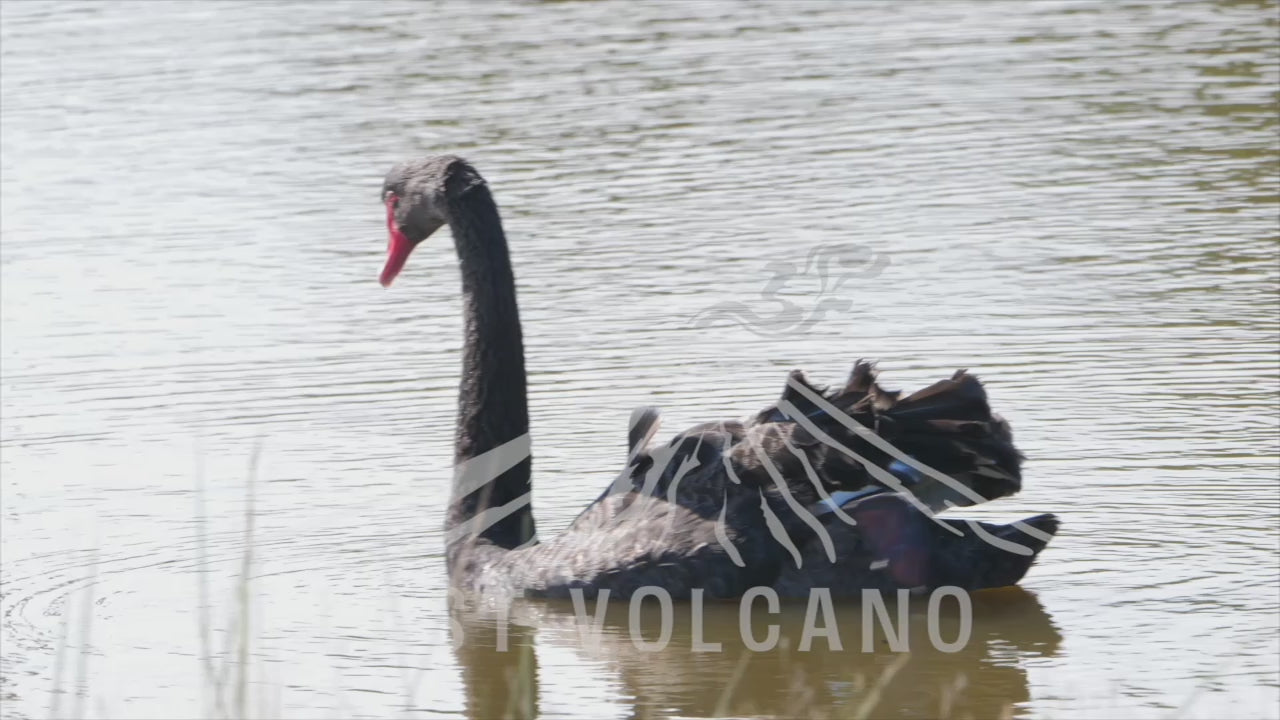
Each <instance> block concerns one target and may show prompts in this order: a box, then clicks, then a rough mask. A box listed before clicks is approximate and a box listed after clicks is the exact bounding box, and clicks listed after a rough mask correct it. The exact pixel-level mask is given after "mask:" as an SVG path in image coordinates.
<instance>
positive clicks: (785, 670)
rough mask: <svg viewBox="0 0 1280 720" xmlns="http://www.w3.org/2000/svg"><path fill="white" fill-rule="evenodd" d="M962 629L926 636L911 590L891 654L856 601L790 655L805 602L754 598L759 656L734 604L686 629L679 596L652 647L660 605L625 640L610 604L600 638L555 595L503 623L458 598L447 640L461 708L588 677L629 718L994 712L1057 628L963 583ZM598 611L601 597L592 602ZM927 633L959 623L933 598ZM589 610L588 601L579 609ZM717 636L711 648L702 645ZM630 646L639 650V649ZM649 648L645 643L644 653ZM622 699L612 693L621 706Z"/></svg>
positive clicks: (513, 711) (1026, 601) (1016, 601)
mask: <svg viewBox="0 0 1280 720" xmlns="http://www.w3.org/2000/svg"><path fill="white" fill-rule="evenodd" d="M970 599H971V601H972V618H971V619H972V632H971V634H970V636H969V638H968V641H967V642H966V643H964V644H963V646H962V647H960V648H959V649H958V650H957V651H955V652H942V651H940V650H939V649H938V648H937V647H935V642H934V641H932V640H931V639H930V637H929V634H930V633H929V627H928V625H929V623H928V617H927V613H928V607H927V606H928V600H927V599H925V598H912V599H911V600H910V601H909V603H908V607H907V613H906V615H907V620H908V622H907V624H906V626H905V627H902V626H897V620H896V618H897V617H898V612H897V607H896V602H895V601H893V600H890V601H888V608H889V610H890V612H889V617H891V618H894V619H895V620H894V625H895V626H896V627H894V629H895V630H897V631H899V632H901V633H902V635H903V639H904V642H905V643H906V644H907V647H908V652H895V651H894V650H892V649H891V648H890V647H889V642H888V640H889V638H888V637H887V636H886V635H885V631H884V629H883V627H882V626H881V625H880V624H876V625H875V626H874V630H873V636H872V638H871V640H872V642H871V650H870V651H869V652H868V651H864V650H863V647H864V645H863V640H864V637H863V630H864V620H863V608H862V606H861V604H860V603H856V602H854V603H842V604H839V605H837V606H836V608H835V621H836V625H837V626H838V629H839V630H838V631H839V639H840V645H841V646H842V647H841V649H839V650H837V649H834V648H833V647H831V643H828V641H827V640H826V639H824V638H821V637H818V638H816V639H813V640H812V643H811V646H810V649H809V650H808V651H804V652H802V651H800V650H799V647H800V645H801V637H802V634H803V632H804V625H805V621H806V617H805V615H806V603H805V602H803V601H800V602H796V601H783V603H782V605H781V608H780V612H778V613H776V614H773V613H769V612H766V611H765V608H764V603H763V602H761V603H759V606H758V607H756V608H755V612H753V613H752V614H751V616H750V622H751V631H752V633H753V635H754V636H755V638H757V639H760V638H764V637H765V636H766V634H767V633H768V632H769V626H775V627H776V628H777V633H778V642H777V645H776V648H775V649H774V650H772V651H769V652H753V651H751V650H748V649H747V647H746V645H745V643H744V641H743V639H742V632H741V631H740V627H739V621H740V614H739V605H738V603H737V602H732V601H729V602H725V601H708V602H707V603H706V605H705V607H704V608H703V613H702V618H701V620H702V622H701V628H699V630H700V634H701V636H702V637H696V634H695V628H694V627H693V619H692V618H693V613H692V612H691V604H690V603H676V604H675V605H674V608H673V609H674V612H673V613H672V615H671V618H672V621H671V623H670V625H669V627H670V628H671V631H670V638H669V640H668V641H667V642H666V644H665V647H662V649H660V650H656V651H655V650H653V649H652V648H653V647H654V646H655V645H657V644H658V643H659V641H660V639H661V638H660V637H659V635H660V628H661V626H662V620H663V618H662V617H661V616H660V610H659V607H658V604H657V603H644V604H643V605H641V606H640V610H639V614H638V617H637V619H638V627H639V628H640V629H641V636H640V637H633V635H632V633H631V628H632V626H633V621H632V618H631V610H630V607H629V606H628V605H627V604H625V603H610V604H609V605H608V606H607V607H604V610H603V614H604V617H603V623H602V626H601V628H600V632H599V634H598V636H597V635H595V634H594V633H592V631H591V628H590V627H589V621H590V617H586V616H582V615H580V614H578V613H575V610H574V607H573V604H572V603H571V602H569V601H559V600H548V601H538V600H521V601H517V603H516V604H515V605H513V606H512V607H511V608H510V611H509V617H508V618H507V620H506V622H505V623H504V622H503V621H502V620H501V619H499V618H497V617H495V615H494V614H493V613H492V612H491V611H484V612H478V611H475V610H469V609H464V608H462V607H455V608H454V609H453V620H454V623H453V637H452V640H453V642H454V644H455V654H456V657H457V661H458V664H459V666H460V667H461V670H462V677H463V684H464V687H465V691H466V701H467V714H468V715H469V716H470V717H476V718H488V717H533V716H535V715H538V714H541V713H544V712H546V710H545V709H544V708H540V707H539V697H540V690H545V689H547V688H549V687H552V686H557V692H556V694H557V695H560V694H561V693H560V692H559V690H560V688H559V687H558V686H559V685H565V686H573V687H577V688H582V687H583V686H584V685H589V684H590V682H589V680H590V679H592V678H594V680H595V681H596V682H599V683H601V684H603V685H605V686H606V687H609V688H611V691H610V693H609V694H610V695H611V696H613V697H622V698H626V699H628V700H629V703H630V704H632V705H634V716H635V717H676V716H698V717H701V716H725V715H732V716H747V715H751V716H769V715H773V716H785V717H798V716H807V717H825V716H840V717H848V716H852V717H868V716H875V717H886V716H891V717H903V718H912V717H1001V716H1005V715H1009V714H1011V713H1012V709H1013V706H1016V705H1017V704H1018V703H1022V702H1025V701H1027V700H1029V699H1030V693H1029V690H1028V682H1027V676H1026V662H1027V660H1029V659H1032V658H1036V657H1049V656H1053V655H1054V654H1056V653H1057V650H1058V647H1059V645H1060V643H1061V641H1062V637H1061V635H1060V634H1059V631H1058V629H1057V628H1056V627H1055V626H1054V624H1053V622H1052V620H1051V618H1050V616H1049V614H1048V613H1047V612H1046V611H1045V609H1044V608H1043V607H1042V606H1041V604H1040V602H1039V600H1038V599H1037V598H1036V596H1035V595H1034V594H1033V593H1031V592H1029V591H1027V590H1024V589H1021V588H1017V587H1009V588H1003V589H999V590H986V591H981V592H976V593H973V594H972V595H971V596H970ZM602 607H603V606H602ZM941 607H942V609H941V611H940V612H939V613H938V617H937V618H936V625H937V627H935V631H936V633H937V634H938V635H940V636H941V637H942V638H944V639H946V640H947V641H950V640H953V639H954V638H956V637H957V636H958V634H959V633H960V624H961V622H962V619H963V618H961V617H960V611H959V610H957V607H956V604H954V603H943V604H942V606H941ZM588 610H589V612H594V608H593V607H591V606H590V605H588ZM716 643H718V644H719V649H718V651H706V650H703V651H699V649H698V648H702V647H706V646H707V645H711V646H714V645H715V644H716ZM638 646H639V647H638ZM642 648H645V649H642ZM628 700H624V701H622V702H624V703H626V702H628Z"/></svg>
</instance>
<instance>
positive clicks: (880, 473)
mask: <svg viewBox="0 0 1280 720" xmlns="http://www.w3.org/2000/svg"><path fill="white" fill-rule="evenodd" d="M756 422H757V423H782V424H786V423H788V422H794V423H795V427H794V429H792V430H791V431H790V438H791V441H792V444H793V445H795V446H797V447H802V448H805V454H806V455H808V456H809V459H810V460H811V463H812V465H813V466H814V468H815V469H817V471H818V473H819V475H820V476H821V477H822V480H823V482H824V484H826V485H827V486H828V489H833V488H834V489H838V490H844V491H858V490H861V489H864V488H868V487H872V486H881V487H885V488H889V489H892V490H895V491H901V492H909V493H911V494H912V495H914V496H915V497H917V498H919V499H920V500H922V501H923V502H924V503H925V504H927V505H928V506H929V508H930V509H931V510H933V511H935V512H936V511H939V510H944V509H946V508H947V507H951V506H957V507H961V506H966V505H973V504H976V503H979V502H983V501H985V500H991V499H994V498H998V497H1003V496H1006V495H1012V494H1013V493H1016V492H1017V491H1018V490H1020V489H1021V486H1022V473H1021V465H1022V455H1021V453H1019V452H1018V450H1017V448H1015V447H1014V445H1013V435H1012V433H1011V431H1010V429H1009V424H1008V423H1006V422H1005V421H1004V420H1003V419H1002V418H1001V417H1000V416H998V415H996V414H994V413H992V412H991V408H990V406H989V405H988V404H987V394H986V390H985V389H984V388H983V387H982V383H981V382H979V381H978V379H977V378H976V377H974V376H973V375H970V374H969V373H968V372H966V371H964V370H960V371H958V372H956V373H955V375H953V376H952V377H951V378H949V379H946V380H941V381H939V382H936V383H934V384H933V385H930V386H929V387H927V388H924V389H923V390H919V391H917V392H915V393H912V394H911V395H908V396H906V397H902V394H901V393H899V392H896V391H888V390H885V389H883V388H881V387H880V385H879V384H878V383H877V382H876V371H875V368H874V366H873V365H872V364H871V363H868V362H864V361H859V362H858V363H857V364H856V365H855V366H854V368H853V372H852V374H851V375H850V376H849V380H848V382H846V383H845V385H844V386H843V387H841V388H838V389H825V388H820V387H817V386H815V385H812V384H810V383H809V382H808V381H807V380H806V379H805V378H804V376H803V375H802V374H801V373H799V372H793V373H792V374H791V377H790V378H789V379H788V382H787V387H786V390H785V391H784V392H783V395H782V398H781V399H780V400H779V402H778V404H777V405H776V406H775V407H772V408H769V409H767V410H765V411H763V412H762V413H760V415H758V416H757V418H756ZM868 465H870V466H873V467H868Z"/></svg>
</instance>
